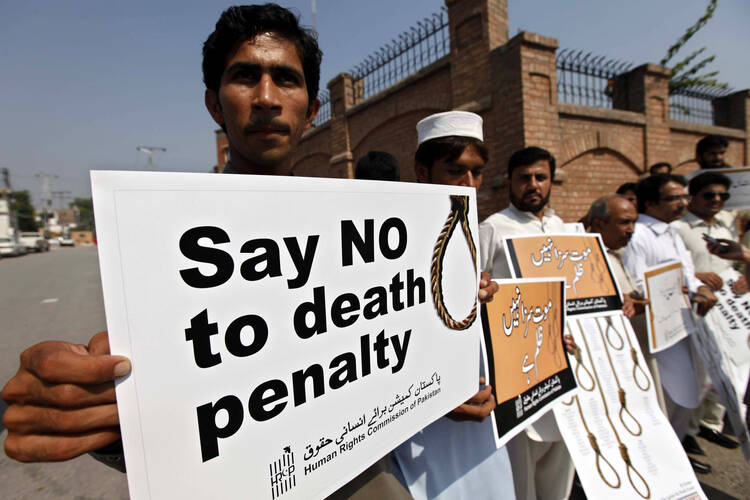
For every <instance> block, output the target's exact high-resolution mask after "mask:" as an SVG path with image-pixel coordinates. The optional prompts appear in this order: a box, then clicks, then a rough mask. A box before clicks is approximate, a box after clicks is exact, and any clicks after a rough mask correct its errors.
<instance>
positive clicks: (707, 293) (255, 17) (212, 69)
mask: <svg viewBox="0 0 750 500" xmlns="http://www.w3.org/2000/svg"><path fill="white" fill-rule="evenodd" d="M321 57H322V54H321V52H320V50H319V48H318V45H317V42H316V39H315V34H314V33H312V32H310V31H308V30H306V29H304V28H302V27H300V26H299V24H298V19H297V18H296V17H295V16H294V15H293V14H292V13H290V12H289V11H287V10H286V9H283V8H281V7H279V6H277V5H274V4H266V5H253V6H244V7H232V8H230V9H228V10H227V11H225V12H224V13H223V14H222V16H221V18H220V19H219V21H218V22H217V24H216V29H215V31H214V32H213V33H212V34H211V35H210V36H209V37H208V39H207V40H206V42H205V44H204V47H203V76H204V83H205V85H206V91H205V105H206V108H207V109H208V111H209V113H210V114H211V116H212V118H213V119H214V120H215V121H216V123H217V124H218V125H219V126H220V127H221V128H222V129H223V130H224V131H225V132H226V135H227V138H228V141H229V149H230V157H231V163H230V164H228V165H227V167H226V169H225V171H224V172H225V173H229V174H263V175H291V163H290V157H291V154H292V152H293V151H294V149H295V147H296V146H297V144H298V143H299V141H300V139H301V137H302V134H303V132H304V131H305V130H306V129H308V128H309V127H310V126H311V123H312V120H313V118H314V117H315V115H316V113H317V111H318V109H319V106H320V102H319V100H318V99H317V98H316V96H317V94H318V84H319V75H320V62H321ZM417 134H418V143H417V145H416V153H415V156H414V168H415V174H416V177H417V180H418V182H424V183H434V184H448V185H457V186H468V187H474V188H479V187H480V185H481V183H482V169H483V168H484V166H485V165H486V164H487V162H488V160H489V153H488V149H487V148H486V146H485V145H484V133H483V130H482V119H481V117H479V116H478V115H475V114H473V113H468V112H461V111H456V112H446V113H438V114H436V115H432V116H429V117H427V118H425V119H424V120H422V121H421V122H420V123H419V124H418V125H417ZM726 147H727V144H726V141H724V140H723V139H721V138H716V137H713V136H711V137H707V138H705V139H703V140H702V141H701V142H699V143H698V153H697V159H698V161H699V163H700V165H701V168H702V169H706V172H705V173H702V174H701V175H698V176H696V177H694V178H693V179H692V180H691V182H690V183H689V185H688V184H687V183H686V181H685V180H684V178H682V177H681V176H677V175H674V174H672V173H671V166H669V165H668V164H657V165H654V167H652V172H651V174H652V175H650V176H648V177H647V178H645V179H642V180H641V181H640V182H638V183H637V184H626V185H623V187H622V188H621V189H619V190H618V193H619V194H612V195H607V196H605V197H602V198H600V199H598V200H596V201H594V202H593V204H592V206H591V210H590V211H589V213H588V215H587V217H586V218H585V224H586V226H587V229H588V230H590V231H591V232H598V233H599V234H601V236H602V239H603V242H604V244H605V246H606V247H607V252H608V256H609V259H610V261H611V265H612V268H613V270H614V272H615V274H616V278H617V280H618V282H619V284H620V287H621V289H622V290H623V293H624V297H625V300H624V306H623V311H624V312H625V314H626V315H627V316H628V317H629V318H631V320H632V322H633V325H634V329H635V331H636V333H637V334H638V337H639V341H640V342H641V343H642V346H643V353H644V355H645V356H646V357H647V361H648V365H649V368H650V369H651V372H652V375H653V377H654V379H655V380H656V381H660V383H657V384H656V385H657V386H658V387H659V388H660V390H659V400H660V404H661V405H662V407H663V409H664V411H665V412H666V414H667V415H668V417H669V420H670V423H671V424H672V426H673V428H674V430H675V432H676V433H677V435H678V437H679V438H680V439H682V440H683V442H684V446H685V449H686V450H687V451H688V452H690V453H693V454H695V453H698V454H700V453H702V450H701V449H700V446H699V445H698V443H697V441H695V439H694V437H695V436H696V435H700V436H703V437H705V438H707V439H711V440H714V441H716V442H718V443H719V444H723V445H724V446H729V447H736V446H737V443H736V441H733V440H732V439H731V438H730V437H728V436H726V435H725V434H723V433H722V423H723V414H722V408H721V406H720V405H719V404H718V403H717V402H716V398H715V397H713V395H712V393H711V392H710V391H708V394H707V395H705V394H704V393H705V392H706V391H703V390H702V388H703V387H704V386H708V385H709V384H708V383H707V381H706V380H703V379H701V380H698V376H699V374H702V373H703V371H702V370H701V369H700V368H699V366H698V363H699V361H698V360H697V359H694V358H693V355H692V353H691V351H690V349H689V347H688V343H687V341H682V342H679V343H678V344H676V345H675V346H673V347H671V348H669V349H667V350H665V351H662V352H660V353H658V354H656V355H653V356H652V355H650V354H649V349H648V348H647V347H646V345H645V322H644V320H643V310H644V305H645V304H646V302H647V301H646V300H645V299H644V298H643V270H644V269H645V268H647V267H649V266H653V265H655V264H659V263H662V262H664V261H666V260H672V259H674V258H675V256H677V258H679V259H680V260H681V261H682V262H683V264H684V270H685V285H686V287H687V289H688V291H689V294H690V297H691V300H692V301H693V302H694V303H695V304H697V307H698V311H699V313H700V314H705V313H706V311H708V310H709V309H710V308H711V307H712V306H713V305H714V303H715V302H716V297H715V295H714V291H716V290H717V289H718V288H721V287H722V286H723V283H722V280H721V278H720V276H719V273H720V272H721V269H723V268H724V267H720V265H721V266H726V265H728V264H725V261H723V260H721V259H719V258H718V257H716V256H714V255H712V254H711V253H709V252H708V251H707V249H706V246H705V243H704V242H703V240H702V234H703V233H707V234H709V235H710V236H715V237H717V238H724V239H732V240H736V239H737V238H738V236H739V234H738V225H737V221H736V220H735V215H734V214H730V213H728V212H726V211H723V210H722V208H723V204H724V202H725V201H726V200H727V198H728V188H729V186H730V183H729V179H728V178H727V177H725V176H723V175H721V174H716V173H713V172H711V169H714V168H717V167H723V166H724V164H723V155H724V152H725V150H726ZM555 167H556V165H555V158H554V157H553V156H552V155H551V154H550V153H549V152H548V151H546V150H544V149H541V148H538V147H527V148H524V149H522V150H519V151H516V152H515V153H513V155H512V156H511V157H510V160H509V163H508V170H507V176H508V191H509V198H510V205H509V206H508V207H507V208H505V209H504V210H501V211H500V212H498V213H496V214H494V215H491V216H490V217H488V218H487V219H486V220H485V221H483V222H482V223H481V224H480V235H479V240H480V257H481V268H482V271H483V273H482V277H481V280H480V289H479V292H478V295H479V298H480V300H487V299H490V298H491V296H492V295H493V294H494V293H495V291H496V290H497V285H496V284H495V283H493V282H492V281H491V280H490V278H491V277H492V278H509V277H510V276H511V275H510V272H509V269H508V266H507V264H506V259H505V255H504V253H503V246H502V238H503V237H507V236H511V235H518V234H537V233H561V232H566V227H565V225H564V223H563V221H562V219H560V218H559V217H558V216H556V215H555V213H554V211H553V209H552V208H551V207H550V206H549V200H550V194H551V190H552V181H553V180H554V176H555ZM664 170H666V172H665V171H664ZM399 173H400V170H399V167H398V165H397V164H395V160H394V159H393V157H392V156H391V155H389V154H388V153H383V152H372V153H370V154H368V155H367V156H366V157H365V158H363V159H362V160H361V161H360V162H359V164H358V165H357V169H356V176H357V177H359V178H365V179H377V180H398V177H399ZM735 287H736V291H737V292H741V291H743V290H744V291H746V290H747V283H746V281H744V280H741V281H740V282H738V283H736V284H735ZM566 348H567V349H568V350H569V352H572V350H574V349H575V345H574V343H573V342H572V339H570V338H566ZM480 366H481V363H480ZM130 369H131V365H130V361H129V360H128V359H126V358H124V357H122V356H111V355H109V344H108V340H107V334H106V332H102V333H99V334H97V335H95V336H94V337H93V338H92V339H91V341H90V343H89V345H88V346H80V345H73V344H70V343H67V342H52V341H50V342H43V343H40V344H37V345H34V346H32V347H30V348H28V349H27V350H26V351H24V353H23V354H22V355H21V364H20V368H19V371H18V373H17V374H16V375H15V376H14V377H13V378H12V379H11V380H10V381H9V382H8V383H7V385H6V386H5V388H4V389H3V392H2V397H3V399H4V400H5V401H7V402H8V404H9V407H8V409H7V411H6V412H5V415H4V419H3V420H4V424H5V426H6V427H7V429H8V436H7V439H6V442H5V450H6V453H7V454H8V455H9V456H11V457H13V458H15V459H18V460H21V461H27V462H31V461H59V460H67V459H70V458H73V457H76V456H79V455H81V454H84V453H92V455H94V456H95V457H97V458H99V459H100V460H102V461H104V462H105V463H107V464H108V465H110V466H112V467H115V468H119V469H120V470H123V471H124V470H125V464H124V461H123V459H122V448H121V445H120V442H119V438H120V432H119V420H118V413H117V401H116V398H115V391H114V384H113V381H114V379H115V378H117V377H122V376H124V375H127V374H128V373H129V372H130ZM483 375H484V374H482V373H479V374H477V377H478V381H479V386H478V389H479V390H478V392H477V393H476V394H475V395H474V396H473V397H472V398H470V399H469V400H468V401H467V402H466V403H465V404H463V405H461V406H459V407H458V408H456V409H455V410H453V411H452V412H450V413H449V414H448V415H446V416H445V417H443V418H440V419H438V420H437V421H436V422H434V423H433V424H431V425H429V426H427V427H426V428H425V429H423V430H422V431H420V432H419V433H417V434H416V435H415V436H413V437H412V438H410V439H409V440H407V441H406V442H405V443H403V444H402V445H401V446H399V447H398V448H396V449H395V450H393V452H392V453H391V454H390V455H389V456H386V457H383V459H381V460H379V461H377V462H376V463H374V464H373V465H372V466H371V467H370V468H369V469H367V470H366V471H364V472H363V473H362V474H360V475H359V476H358V477H357V478H355V479H354V480H353V481H351V482H350V483H349V484H347V485H345V486H344V487H342V488H341V489H340V490H339V491H337V492H336V493H334V494H333V495H332V497H333V498H349V497H356V498H373V499H374V498H378V499H380V498H419V499H422V498H509V499H510V498H517V499H522V500H526V499H537V498H542V499H563V498H567V497H568V495H569V492H570V490H571V485H572V482H573V477H574V472H575V470H574V467H573V463H572V461H571V458H570V455H569V453H568V451H567V449H566V447H565V444H564V442H563V441H562V438H561V435H560V432H559V429H558V427H557V423H556V422H555V420H554V418H553V416H552V413H551V412H548V413H547V414H546V415H545V416H544V417H542V418H541V419H540V420H538V421H536V422H535V423H534V424H533V425H531V426H529V427H528V428H527V429H526V430H525V432H522V433H521V434H519V435H517V436H516V437H514V438H513V439H512V440H511V441H510V442H509V443H508V445H507V446H505V447H502V448H499V449H497V448H496V447H495V444H494V440H493V437H492V432H493V431H492V427H491V424H490V421H489V419H487V418H486V417H487V416H488V415H489V414H490V412H491V411H492V410H493V409H494V408H495V406H496V402H495V399H494V397H493V395H492V388H491V387H490V386H489V385H486V384H485V381H484V377H483ZM701 376H702V375H701ZM692 381H695V383H691V382H692ZM661 388H663V390H661ZM693 465H694V467H695V469H696V470H697V471H699V472H708V471H710V466H709V465H708V464H704V463H701V462H699V461H697V460H694V461H693ZM90 480H95V478H91V479H90ZM511 483H512V485H513V487H511V486H510V485H511Z"/></svg>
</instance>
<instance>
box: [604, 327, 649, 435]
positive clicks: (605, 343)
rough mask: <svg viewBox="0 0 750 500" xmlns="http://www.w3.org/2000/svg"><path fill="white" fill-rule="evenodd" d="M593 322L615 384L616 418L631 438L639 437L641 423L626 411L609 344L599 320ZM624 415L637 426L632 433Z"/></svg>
mask: <svg viewBox="0 0 750 500" xmlns="http://www.w3.org/2000/svg"><path fill="white" fill-rule="evenodd" d="M607 319H608V321H607V323H608V324H609V325H610V326H611V325H612V321H611V318H610V317H609V316H607ZM594 321H595V322H596V326H597V328H598V329H599V335H601V337H602V344H603V345H604V352H605V353H606V354H607V360H608V361H609V367H610V368H611V370H612V375H613V376H614V378H615V383H616V384H617V399H618V400H619V401H620V412H619V413H618V416H619V417H620V422H621V423H622V426H623V427H625V429H626V430H627V431H628V432H629V433H630V434H632V435H633V436H640V435H641V433H642V432H643V428H642V427H641V423H640V422H639V421H638V419H637V418H635V417H634V416H633V414H632V413H630V410H628V402H627V399H626V397H625V395H626V393H625V389H623V388H622V385H621V384H620V378H619V377H618V376H617V371H615V365H614V363H612V356H610V354H609V347H607V343H608V342H609V337H608V336H607V337H606V341H605V334H604V331H603V330H602V325H601V323H599V319H598V318H594ZM612 329H613V330H614V327H612ZM615 331H616V330H615ZM620 341H622V338H620ZM623 344H624V342H623ZM620 348H621V349H622V346H620ZM624 414H627V415H628V416H629V417H630V419H631V420H632V421H633V422H635V425H636V426H637V430H635V431H634V430H632V429H631V428H630V427H628V424H626V423H625V418H624Z"/></svg>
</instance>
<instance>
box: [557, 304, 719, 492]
mask: <svg viewBox="0 0 750 500" xmlns="http://www.w3.org/2000/svg"><path fill="white" fill-rule="evenodd" d="M566 333H570V334H571V335H573V338H574V339H575V341H576V344H577V345H578V347H579V348H580V350H581V351H580V356H575V359H573V360H571V365H572V366H573V372H574V374H575V376H576V382H577V384H578V394H577V395H576V396H574V397H572V398H569V399H565V400H564V401H563V404H559V405H556V406H555V407H554V412H555V419H556V420H557V423H558V426H559V428H560V432H561V434H562V436H563V439H564V440H565V445H566V446H567V448H568V450H569V451H570V456H571V457H572V459H573V463H575V466H576V471H577V472H578V477H579V478H580V480H581V484H582V485H583V489H584V491H585V492H586V496H587V497H588V498H606V499H608V500H632V499H639V498H644V499H651V500H668V499H669V500H671V499H675V498H694V499H699V498H701V499H705V498H706V497H705V495H704V494H703V491H702V490H701V488H700V485H699V484H698V480H697V479H696V477H695V474H694V473H693V469H692V468H691V466H690V462H688V459H687V457H686V456H685V451H684V450H683V448H682V445H681V444H680V441H679V439H677V436H676V435H675V433H674V431H673V430H672V426H671V425H670V424H669V421H668V420H667V418H666V417H665V416H664V414H663V413H662V411H661V409H660V408H659V403H658V402H657V398H656V392H655V389H654V379H653V378H652V377H651V373H650V372H649V369H648V367H647V365H646V362H645V360H644V358H643V355H642V353H641V351H640V348H639V346H638V341H637V339H636V337H635V333H634V331H633V329H632V327H631V325H630V321H628V320H627V319H626V318H625V316H624V315H623V314H622V313H615V314H614V315H608V316H604V315H602V316H598V317H584V318H575V317H573V318H569V319H568V328H567V329H566ZM626 459H627V460H626Z"/></svg>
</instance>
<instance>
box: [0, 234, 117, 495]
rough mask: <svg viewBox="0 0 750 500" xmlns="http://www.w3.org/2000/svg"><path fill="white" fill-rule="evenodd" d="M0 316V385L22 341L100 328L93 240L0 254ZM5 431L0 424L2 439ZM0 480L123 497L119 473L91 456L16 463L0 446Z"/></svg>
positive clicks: (18, 491) (8, 487) (12, 488)
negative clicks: (85, 243)
mask: <svg viewBox="0 0 750 500" xmlns="http://www.w3.org/2000/svg"><path fill="white" fill-rule="evenodd" d="M0 319H1V321H2V323H1V324H2V328H1V329H0V385H5V382H6V381H7V380H8V379H9V378H10V377H12V376H13V375H14V374H15V372H16V370H17V369H18V356H19V354H20V353H21V352H22V351H23V350H24V349H25V348H26V347H28V346H30V345H32V344H35V343H37V342H41V341H44V340H53V339H55V340H67V341H69V342H76V343H82V344H85V343H87V342H88V339H89V338H90V337H91V336H92V335H93V334H94V333H96V332H99V331H102V330H104V329H106V322H105V319H104V306H103V304H102V292H101V280H100V279H99V263H98V259H97V254H96V247H79V248H67V247H66V248H55V249H53V250H52V251H50V252H46V253H41V254H29V255H24V256H21V257H13V258H4V259H0ZM4 411H5V404H4V403H3V404H2V406H1V407H0V413H1V412H4ZM5 436H6V431H5V430H2V432H0V445H2V444H4V442H5ZM0 484H2V493H1V494H0V496H2V498H5V499H40V500H42V499H59V498H66V499H70V498H75V499H93V498H108V499H109V498H112V499H116V498H128V487H127V481H126V478H125V474H122V473H120V472H117V471H115V470H112V469H109V468H108V467H106V466H104V465H102V464H100V463H99V462H97V461H95V460H94V459H92V458H91V457H89V456H83V457H79V458H77V459H75V460H70V461H68V462H63V463H48V464H21V463H19V462H16V461H15V460H11V459H10V458H8V457H7V456H6V455H5V453H0Z"/></svg>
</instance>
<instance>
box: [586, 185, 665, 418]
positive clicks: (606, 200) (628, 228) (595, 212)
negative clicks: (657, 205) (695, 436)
mask: <svg viewBox="0 0 750 500" xmlns="http://www.w3.org/2000/svg"><path fill="white" fill-rule="evenodd" d="M637 219H638V212H637V211H636V208H635V206H634V205H633V203H632V202H631V201H630V200H628V199H627V198H626V197H624V196H622V195H617V194H610V195H605V196H602V197H601V198H598V199H597V200H595V201H594V203H592V204H591V208H590V209H589V213H588V220H589V225H590V231H591V232H592V233H599V234H600V235H601V237H602V242H604V246H605V247H607V259H608V260H609V264H610V266H611V267H612V274H614V276H615V279H616V280H617V284H618V285H620V290H621V291H622V296H623V306H622V312H623V314H625V316H626V317H628V318H629V319H630V322H631V324H632V325H633V331H634V332H635V334H636V338H637V339H638V343H639V344H640V346H641V353H642V354H643V357H644V359H645V360H646V364H647V365H648V369H649V372H650V373H651V377H652V378H653V379H654V384H655V389H656V397H657V400H658V401H659V406H661V407H662V409H664V408H665V403H664V393H663V392H662V388H661V380H660V377H659V369H658V367H657V364H656V359H654V357H653V355H652V354H651V353H650V352H649V349H648V339H647V336H648V334H647V332H646V323H645V317H644V307H645V305H646V304H647V303H648V300H647V299H644V298H643V296H642V295H641V294H640V292H638V290H637V287H636V284H635V280H634V279H633V277H632V276H631V275H630V273H629V272H628V270H627V269H625V266H624V265H623V263H622V250H623V249H624V248H625V246H626V245H627V244H628V243H629V242H630V239H631V238H632V237H633V232H634V231H635V221H636V220H637Z"/></svg>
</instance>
